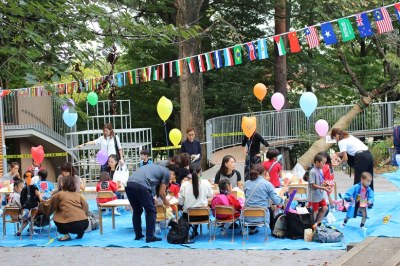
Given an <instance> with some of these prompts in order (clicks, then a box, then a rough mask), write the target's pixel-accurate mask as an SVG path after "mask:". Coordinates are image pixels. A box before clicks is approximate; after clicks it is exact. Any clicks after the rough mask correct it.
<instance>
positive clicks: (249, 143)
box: [242, 131, 269, 180]
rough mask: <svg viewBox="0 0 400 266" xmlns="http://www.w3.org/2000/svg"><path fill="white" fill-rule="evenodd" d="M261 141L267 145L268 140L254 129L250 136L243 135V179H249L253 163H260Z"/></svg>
mask: <svg viewBox="0 0 400 266" xmlns="http://www.w3.org/2000/svg"><path fill="white" fill-rule="evenodd" d="M261 143H262V144H263V145H264V146H265V147H268V146H269V144H268V142H267V141H266V140H265V139H264V138H263V137H262V136H261V135H260V134H259V133H257V132H255V131H254V133H253V135H252V136H251V137H250V138H248V137H247V136H244V137H243V140H242V147H243V151H244V154H245V156H246V161H245V165H244V177H245V180H249V178H250V169H251V167H252V166H253V165H255V164H258V163H261V152H260V148H261V145H260V144H261Z"/></svg>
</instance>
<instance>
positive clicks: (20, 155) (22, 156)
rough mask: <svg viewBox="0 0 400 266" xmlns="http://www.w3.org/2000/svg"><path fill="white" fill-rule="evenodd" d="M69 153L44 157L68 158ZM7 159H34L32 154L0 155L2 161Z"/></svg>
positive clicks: (48, 154)
mask: <svg viewBox="0 0 400 266" xmlns="http://www.w3.org/2000/svg"><path fill="white" fill-rule="evenodd" d="M67 155H68V153H66V152H55V153H45V154H44V157H62V156H67ZM2 158H6V159H17V158H32V155H31V154H13V155H4V156H2V155H0V159H2Z"/></svg>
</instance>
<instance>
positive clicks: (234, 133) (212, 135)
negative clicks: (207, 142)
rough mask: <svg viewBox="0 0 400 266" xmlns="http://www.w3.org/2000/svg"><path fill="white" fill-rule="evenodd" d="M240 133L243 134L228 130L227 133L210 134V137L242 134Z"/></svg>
mask: <svg viewBox="0 0 400 266" xmlns="http://www.w3.org/2000/svg"><path fill="white" fill-rule="evenodd" d="M242 135H244V134H243V132H229V133H215V134H211V137H213V138H217V137H230V136H242Z"/></svg>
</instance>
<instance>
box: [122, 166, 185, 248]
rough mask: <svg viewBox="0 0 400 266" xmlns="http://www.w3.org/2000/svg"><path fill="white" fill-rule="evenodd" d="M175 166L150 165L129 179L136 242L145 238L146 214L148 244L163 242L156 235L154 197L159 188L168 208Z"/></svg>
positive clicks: (129, 195)
mask: <svg viewBox="0 0 400 266" xmlns="http://www.w3.org/2000/svg"><path fill="white" fill-rule="evenodd" d="M175 168H177V166H175V165H167V168H166V167H162V166H159V165H156V164H148V165H145V166H143V167H140V168H139V169H138V170H137V171H136V172H133V174H132V175H131V176H130V177H129V179H128V182H127V186H126V188H125V192H126V195H127V196H128V200H129V203H130V204H131V206H132V209H133V214H132V222H133V229H134V230H135V235H136V236H135V240H140V239H141V238H143V237H144V235H143V234H142V213H143V209H144V210H145V212H146V243H149V242H155V241H161V238H158V237H156V236H155V235H154V231H155V224H156V206H155V203H154V198H153V196H155V195H156V193H155V190H156V187H157V186H159V196H160V198H161V199H162V201H163V203H164V205H165V206H166V207H168V206H169V202H168V200H167V198H166V192H167V186H168V184H169V180H170V177H171V175H173V174H174V169H175Z"/></svg>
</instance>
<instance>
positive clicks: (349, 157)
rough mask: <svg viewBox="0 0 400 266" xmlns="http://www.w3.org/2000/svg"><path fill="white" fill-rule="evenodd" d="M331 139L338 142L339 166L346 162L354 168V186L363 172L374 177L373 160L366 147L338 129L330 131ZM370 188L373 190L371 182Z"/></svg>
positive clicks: (359, 180)
mask: <svg viewBox="0 0 400 266" xmlns="http://www.w3.org/2000/svg"><path fill="white" fill-rule="evenodd" d="M331 137H332V139H335V140H336V141H337V142H338V146H339V150H340V152H339V156H341V157H342V161H341V164H343V163H345V162H347V163H348V165H349V166H350V167H353V168H354V184H358V183H360V182H361V174H362V173H363V172H368V173H370V174H371V176H373V175H374V158H373V157H372V154H371V152H370V151H369V150H368V147H367V145H365V144H364V143H363V142H362V141H361V140H359V139H358V138H356V137H354V136H352V135H350V134H349V133H348V132H347V131H344V130H341V129H338V128H333V129H332V132H331ZM370 187H371V189H374V184H373V182H371V185H370Z"/></svg>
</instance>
